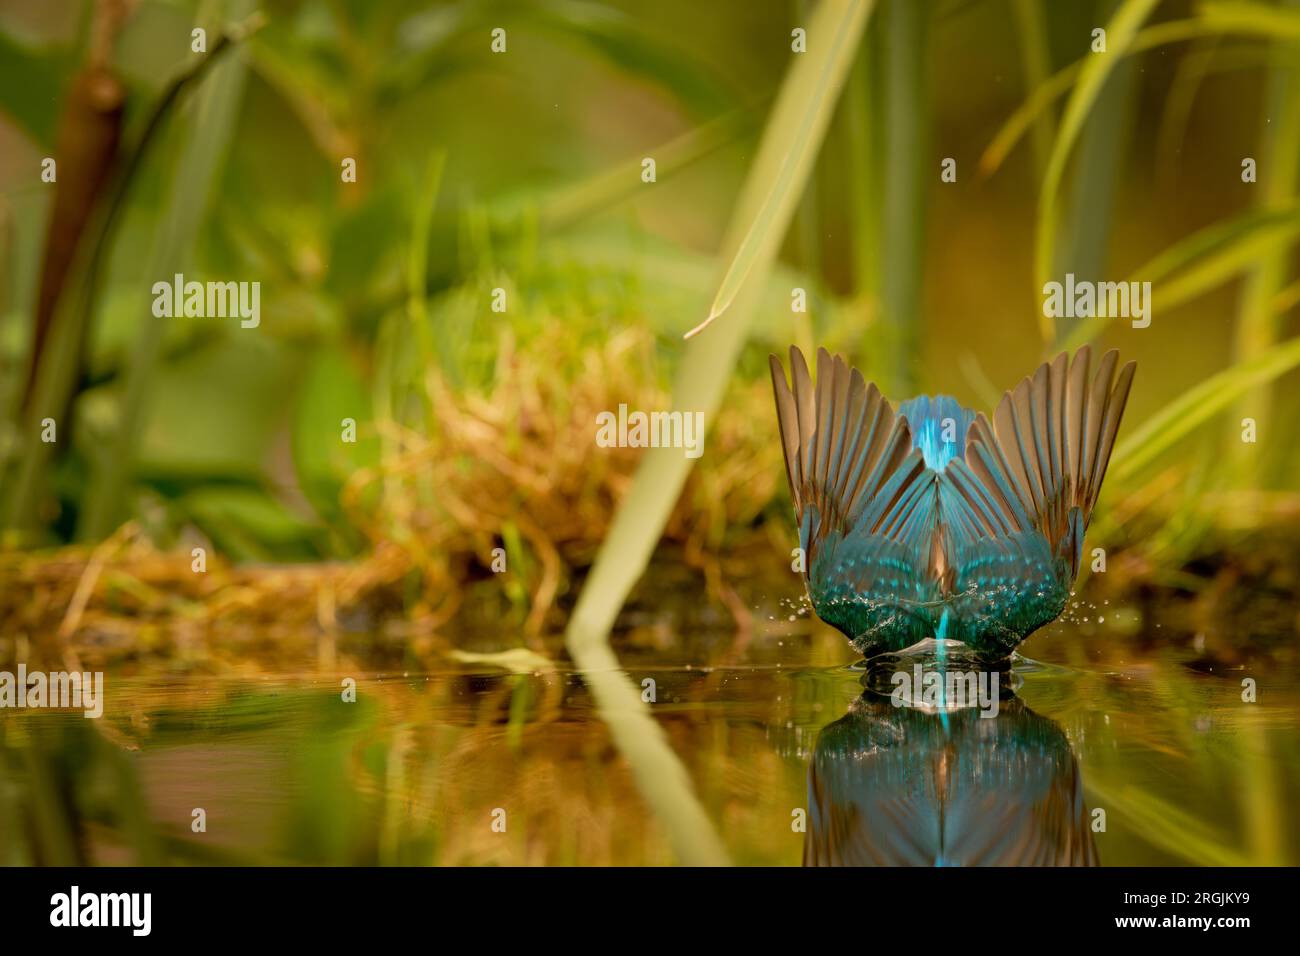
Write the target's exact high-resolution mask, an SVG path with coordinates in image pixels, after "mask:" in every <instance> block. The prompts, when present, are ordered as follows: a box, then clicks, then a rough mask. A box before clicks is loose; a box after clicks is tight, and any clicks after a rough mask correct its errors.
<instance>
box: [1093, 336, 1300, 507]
mask: <svg viewBox="0 0 1300 956" xmlns="http://www.w3.org/2000/svg"><path fill="white" fill-rule="evenodd" d="M1296 366H1300V337H1297V338H1293V339H1289V340H1287V341H1286V342H1282V343H1279V344H1278V345H1274V346H1273V347H1272V348H1270V349H1269V350H1268V351H1266V352H1263V353H1261V354H1260V355H1257V356H1255V357H1254V358H1251V359H1249V360H1247V361H1244V362H1239V363H1237V364H1236V365H1234V366H1232V367H1231V368H1226V369H1224V370H1223V371H1222V372H1219V373H1218V374H1216V375H1212V376H1210V377H1209V378H1207V379H1206V380H1205V381H1203V382H1201V383H1200V384H1198V385H1195V386H1193V387H1192V388H1190V389H1188V390H1187V391H1186V392H1184V393H1183V394H1182V395H1180V396H1179V397H1178V398H1176V399H1174V400H1173V401H1172V402H1170V403H1169V404H1168V405H1166V406H1165V407H1164V408H1163V409H1161V410H1160V411H1159V412H1157V413H1156V414H1155V415H1152V416H1151V417H1150V418H1148V419H1147V420H1146V421H1145V422H1143V423H1142V425H1141V426H1140V427H1139V428H1138V429H1137V430H1136V431H1134V432H1132V433H1130V434H1129V436H1128V437H1127V438H1125V439H1124V440H1123V441H1122V442H1120V443H1119V444H1118V445H1117V446H1116V447H1115V454H1114V464H1112V465H1111V472H1112V473H1113V474H1114V475H1115V481H1126V480H1128V479H1129V478H1132V477H1133V476H1134V475H1135V474H1137V472H1138V471H1139V470H1140V469H1141V468H1142V467H1143V466H1145V465H1147V464H1149V463H1150V462H1152V461H1154V460H1155V459H1156V458H1159V457H1160V456H1161V455H1162V454H1164V453H1165V451H1167V450H1168V449H1169V448H1170V447H1172V446H1173V445H1175V444H1177V442H1178V441H1179V440H1181V439H1182V438H1185V437H1186V436H1187V435H1189V434H1191V433H1192V432H1193V431H1195V430H1196V429H1197V428H1198V427H1200V426H1201V425H1203V424H1204V423H1205V422H1207V421H1209V420H1210V419H1211V418H1213V417H1214V416H1215V415H1216V414H1218V413H1219V412H1221V411H1223V409H1225V408H1227V407H1228V406H1229V405H1231V404H1232V403H1233V402H1234V401H1236V400H1237V399H1238V398H1240V397H1241V396H1242V395H1245V394H1246V393H1247V392H1249V391H1250V390H1251V389H1253V388H1257V387H1259V386H1261V385H1264V384H1267V383H1268V382H1271V381H1273V380H1274V379H1276V378H1277V377H1279V376H1280V375H1284V374H1285V373H1286V372H1289V371H1290V370H1291V369H1293V368H1295V367H1296Z"/></svg>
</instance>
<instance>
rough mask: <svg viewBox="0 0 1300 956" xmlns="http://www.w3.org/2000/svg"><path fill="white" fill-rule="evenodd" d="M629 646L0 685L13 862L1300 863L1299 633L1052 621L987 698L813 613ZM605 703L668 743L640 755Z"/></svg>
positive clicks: (4, 801) (1, 809)
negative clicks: (604, 668) (922, 671)
mask: <svg viewBox="0 0 1300 956" xmlns="http://www.w3.org/2000/svg"><path fill="white" fill-rule="evenodd" d="M783 623H784V622H783ZM1288 643H1289V645H1293V644H1294V641H1293V640H1292V641H1290V642H1288ZM615 650H616V651H617V652H618V654H619V658H620V662H621V663H620V668H619V670H617V671H611V672H609V673H606V674H604V675H603V677H602V678H601V679H600V680H604V681H605V682H606V683H608V682H611V681H612V682H614V683H615V684H616V685H617V686H619V687H622V688H624V689H625V691H626V693H624V694H623V695H622V696H618V695H614V696H611V695H608V694H604V695H601V694H596V693H593V687H594V686H595V685H596V684H599V683H600V680H596V681H590V680H584V678H583V676H582V675H580V674H578V673H576V672H575V671H574V670H573V669H572V667H571V665H566V664H565V663H563V659H562V658H559V655H557V658H559V659H558V660H557V662H556V663H554V664H553V665H552V664H548V663H547V662H546V661H545V660H544V659H541V658H530V657H527V656H520V655H514V656H510V655H507V656H506V657H504V658H500V659H498V658H493V657H491V656H488V657H487V658H479V657H474V656H471V657H470V658H468V659H467V658H465V657H463V656H462V657H460V658H452V657H445V658H443V662H442V663H441V664H438V665H437V666H432V667H424V668H421V669H411V668H409V667H402V666H401V662H400V661H399V662H398V664H397V666H393V664H392V660H391V658H392V653H391V650H390V652H388V653H387V654H384V653H378V652H376V651H375V646H374V644H373V643H366V644H364V645H357V646H355V647H349V646H348V645H347V644H346V642H345V643H344V644H343V645H341V646H340V647H339V648H330V653H329V655H328V658H326V659H328V660H330V661H331V662H332V663H331V665H330V666H329V667H324V666H322V665H321V664H320V659H317V660H316V661H315V662H314V664H313V665H312V666H305V667H302V668H301V669H297V670H294V669H288V668H284V667H283V666H280V667H279V668H278V669H275V668H268V667H266V666H264V665H263V666H260V667H258V666H253V665H252V664H248V665H244V666H242V667H240V668H232V667H225V668H221V669H220V670H221V672H220V673H208V674H199V673H195V672H194V670H193V669H192V668H188V669H187V668H183V667H176V666H175V665H172V666H170V667H164V666H162V665H134V666H130V667H128V666H119V667H118V668H117V669H115V670H110V671H109V673H108V676H107V690H106V695H105V696H106V702H105V709H104V716H103V718H102V719H100V720H85V719H83V718H81V717H80V716H76V715H74V714H71V713H56V712H50V711H45V712H31V711H21V712H20V711H5V712H0V863H5V864H15V863H31V862H48V863H64V862H93V863H100V864H116V863H133V862H174V863H254V864H256V863H267V864H270V863H324V864H371V863H379V864H390V863H391V864H420V865H423V864H488V865H493V864H497V865H521V864H522V865H533V864H577V865H588V864H613V865H635V864H670V863H673V862H677V861H678V860H679V855H678V854H676V853H675V851H674V847H675V846H677V847H680V846H682V841H685V842H686V844H687V845H692V844H696V845H699V846H713V845H716V846H717V847H718V848H719V852H720V853H721V855H722V856H723V857H724V858H725V859H726V860H729V861H730V862H733V863H737V864H768V865H771V864H778V865H799V864H801V863H803V864H823V865H824V864H912V865H926V866H932V865H965V864H1000V863H1033V864H1049V863H1050V864H1070V865H1095V864H1100V865H1103V866H1104V865H1133V864H1137V865H1143V864H1157V865H1159V864H1206V865H1216V864H1238V863H1242V864H1253V863H1258V864H1292V865H1294V864H1296V863H1298V862H1300V834H1298V833H1297V827H1296V825H1295V823H1294V819H1293V817H1292V815H1291V814H1290V812H1289V810H1290V808H1291V807H1293V806H1295V804H1296V802H1297V797H1300V770H1298V768H1300V760H1298V759H1297V757H1298V756H1300V754H1298V753H1297V751H1298V750H1300V747H1297V739H1298V734H1297V731H1298V730H1300V725H1298V721H1297V714H1298V713H1300V693H1298V691H1300V681H1297V673H1296V668H1295V663H1294V660H1293V659H1292V658H1291V657H1290V656H1289V654H1283V655H1278V654H1277V653H1274V652H1273V651H1269V650H1268V649H1267V648H1263V649H1259V650H1258V651H1257V652H1256V651H1253V650H1252V649H1251V648H1250V647H1249V646H1246V648H1245V650H1243V649H1242V646H1241V645H1240V644H1238V645H1235V646H1234V649H1233V651H1232V653H1230V654H1216V653H1214V652H1213V651H1212V650H1206V648H1205V647H1204V646H1203V641H1202V640H1201V639H1199V638H1198V639H1195V640H1192V639H1189V638H1188V637H1186V636H1184V637H1180V638H1174V637H1173V636H1172V635H1171V636H1170V637H1169V638H1168V639H1165V638H1164V637H1162V636H1161V635H1160V634H1159V632H1154V631H1153V632H1151V633H1147V634H1138V635H1127V636H1125V637H1123V638H1120V637H1117V636H1115V635H1110V636H1106V635H1102V636H1100V637H1099V636H1098V635H1097V634H1096V633H1093V632H1092V631H1090V630H1089V629H1088V628H1084V627H1082V626H1080V625H1078V624H1076V623H1068V622H1060V623H1058V624H1056V625H1054V626H1053V627H1051V628H1048V629H1046V630H1045V631H1044V632H1042V633H1040V634H1039V635H1036V636H1035V637H1034V638H1032V639H1031V640H1030V641H1029V642H1027V643H1026V644H1025V645H1024V646H1023V647H1022V649H1021V650H1022V655H1018V656H1017V657H1016V658H1015V659H1014V661H1013V662H1012V666H1011V668H1010V670H1009V671H1005V672H1003V673H1002V674H1000V675H999V678H1000V685H1001V686H1002V688H1003V689H1002V692H1001V696H1000V699H999V701H998V706H997V713H996V715H995V716H991V717H982V716H980V711H979V709H978V708H974V707H966V708H954V707H950V706H941V707H933V706H926V705H925V703H924V702H923V701H919V700H918V701H914V702H913V705H912V706H901V707H900V706H895V702H894V700H892V699H891V697H890V687H889V686H888V683H887V682H883V683H882V679H881V674H882V672H881V671H880V669H879V668H877V669H876V670H875V671H873V672H871V673H869V672H868V671H867V670H866V669H864V668H863V667H861V666H860V665H855V664H854V662H853V655H852V653H851V652H850V651H849V649H848V648H847V646H845V645H844V644H843V641H842V639H839V638H838V636H837V635H835V634H833V633H829V632H824V631H822V629H820V628H819V627H818V626H815V625H813V624H811V623H810V622H806V621H799V622H797V624H795V625H792V626H791V627H790V628H789V629H782V628H781V627H777V626H775V625H774V629H773V630H772V631H771V632H768V633H757V634H754V635H751V636H749V637H747V638H746V639H744V640H736V639H734V638H731V637H726V638H716V639H714V638H710V639H708V640H704V639H703V638H700V639H690V640H686V639H682V638H680V636H678V635H673V634H664V633H657V634H655V635H652V636H651V637H648V638H644V639H641V640H622V641H616V643H615ZM1103 650H1104V652H1103ZM367 658H369V659H370V667H369V668H366V667H363V666H362V664H361V662H362V661H364V660H366V659H367ZM701 662H706V663H701ZM908 666H909V667H910V664H909V665H908ZM949 666H954V665H953V663H952V662H951V661H950V662H949ZM347 678H352V679H354V680H355V681H356V694H355V697H356V699H355V702H350V701H348V700H345V699H344V698H345V697H347V696H349V695H348V693H347V686H348V685H346V684H345V680H346V679H347ZM1250 681H1254V696H1255V699H1254V701H1253V702H1251V701H1249V700H1243V695H1244V696H1246V697H1250V694H1249V693H1248V691H1247V686H1248V685H1249V682H1250ZM1243 682H1245V684H1243ZM651 697H653V702H647V703H644V704H643V703H641V701H642V700H647V701H648V700H649V698H651ZM629 701H630V703H629ZM614 707H624V708H627V707H631V709H632V710H634V711H638V715H637V716H639V715H640V714H644V718H643V719H645V724H644V725H643V726H641V727H639V728H637V727H633V729H631V730H630V731H629V730H626V728H625V732H629V733H633V734H640V735H643V736H648V737H650V738H654V739H656V740H658V741H660V742H662V743H663V744H664V746H663V747H662V748H661V749H660V750H659V751H653V748H652V752H643V751H642V749H641V748H639V747H637V748H634V750H635V752H634V753H632V754H630V755H629V754H628V753H626V752H625V751H626V748H620V746H619V742H618V741H619V739H621V738H617V737H616V735H615V734H614V733H612V732H611V726H614V725H618V724H619V722H620V716H622V717H627V716H628V715H626V714H623V715H620V714H618V713H614V712H612V711H611V708H614ZM636 739H640V738H636ZM674 801H678V803H674ZM686 804H691V805H693V806H695V807H696V808H697V809H698V810H699V811H700V813H699V814H698V816H696V817H692V816H691V815H690V814H684V815H683V816H682V818H681V819H676V820H667V819H665V814H663V813H659V812H656V810H655V809H654V808H655V807H660V808H662V807H664V806H668V807H676V806H685V805H686ZM670 815H672V814H670ZM692 827H695V828H697V829H698V832H690V830H691V828H692ZM674 828H677V830H676V832H675V833H672V832H669V831H670V830H673V829H674ZM682 828H685V832H683V830H682Z"/></svg>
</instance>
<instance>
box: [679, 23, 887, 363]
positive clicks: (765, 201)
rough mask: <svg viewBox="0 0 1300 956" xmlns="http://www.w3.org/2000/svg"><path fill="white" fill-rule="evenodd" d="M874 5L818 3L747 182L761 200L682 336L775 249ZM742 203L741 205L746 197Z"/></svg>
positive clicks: (722, 305) (714, 313)
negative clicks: (705, 307) (713, 290)
mask: <svg viewBox="0 0 1300 956" xmlns="http://www.w3.org/2000/svg"><path fill="white" fill-rule="evenodd" d="M872 5H873V0H822V3H821V6H819V7H818V8H817V12H816V14H815V15H814V17H813V19H812V21H811V23H810V25H809V28H808V38H809V39H808V44H809V45H808V52H807V53H805V54H799V55H797V56H798V59H796V60H795V64H794V66H793V67H791V69H790V73H789V75H788V76H787V77H786V79H785V80H784V81H783V83H782V86H781V94H780V97H779V98H778V100H777V103H776V106H775V107H774V109H773V112H772V120H771V122H770V123H769V125H768V129H767V132H766V133H765V135H764V138H763V143H762V145H761V146H760V147H759V158H758V160H757V161H756V162H755V164H754V170H753V172H751V173H750V177H749V180H748V181H747V182H746V184H745V191H746V193H747V194H749V195H753V194H754V193H756V192H757V193H758V194H760V195H761V201H760V202H759V204H758V207H757V209H756V210H755V212H754V215H753V217H752V219H749V222H748V228H747V229H746V230H745V233H744V236H743V237H742V238H741V240H740V242H739V244H738V245H737V247H736V251H735V254H734V256H733V257H732V259H731V265H730V266H729V267H728V268H727V271H726V273H725V274H724V275H723V277H722V282H721V284H720V285H719V287H718V294H717V295H716V296H715V297H714V299H713V304H712V305H711V306H710V307H709V316H708V318H707V319H705V320H704V321H703V322H702V323H700V324H699V325H697V326H696V327H695V328H694V329H692V330H691V331H689V332H687V333H686V338H688V339H689V338H691V337H692V336H694V335H697V334H699V333H700V332H701V331H703V330H704V329H705V328H707V327H708V325H709V324H710V323H711V322H713V320H714V319H716V318H717V317H718V316H720V315H721V314H722V313H723V312H725V311H726V310H727V308H728V307H729V306H730V305H731V304H732V302H734V301H735V298H736V294H737V293H738V292H739V291H740V287H741V286H742V285H743V284H744V282H745V279H746V278H748V276H749V274H750V272H752V271H753V269H754V266H755V264H756V263H757V262H759V261H761V260H764V259H767V260H770V259H771V258H772V256H774V255H775V254H776V250H777V248H778V247H779V246H780V243H781V240H782V239H783V238H784V236H785V231H786V228H787V227H788V226H789V224H790V217H791V215H792V214H793V213H794V208H795V205H796V204H797V203H798V201H799V197H800V195H801V194H802V193H803V187H804V184H805V183H806V182H807V180H808V173H809V170H810V169H811V168H812V164H813V160H814V158H815V157H816V155H817V149H818V147H819V146H820V145H821V141H822V137H823V136H825V134H826V127H827V125H828V124H829V123H830V120H831V115H832V114H833V113H834V112H835V103H836V100H837V99H838V98H839V91H840V88H841V87H842V86H843V85H844V78H845V76H846V75H847V74H848V70H849V67H850V66H851V65H852V63H853V54H854V52H855V51H856V50H857V44H858V38H859V37H860V36H861V35H862V27H863V25H864V24H865V23H866V20H867V14H868V13H869V12H870V10H871V7H872ZM741 202H742V206H743V205H745V204H746V201H745V199H744V198H742V201H741Z"/></svg>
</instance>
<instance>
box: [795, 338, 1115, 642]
mask: <svg viewBox="0 0 1300 956" xmlns="http://www.w3.org/2000/svg"><path fill="white" fill-rule="evenodd" d="M1118 362H1119V356H1118V353H1117V352H1115V351H1110V352H1107V353H1106V354H1105V355H1104V356H1102V358H1101V362H1100V363H1099V366H1098V368H1097V371H1096V373H1095V374H1090V372H1091V364H1092V355H1091V350H1090V349H1088V348H1087V347H1084V348H1081V349H1079V351H1078V352H1076V353H1075V355H1074V358H1073V360H1070V359H1069V356H1068V355H1067V354H1066V353H1061V354H1060V355H1058V356H1057V357H1056V358H1055V359H1054V360H1053V361H1051V362H1048V363H1045V364H1043V365H1041V366H1039V368H1038V370H1037V371H1036V372H1034V374H1033V375H1032V376H1030V377H1028V378H1026V379H1024V380H1023V381H1022V382H1021V383H1020V384H1019V385H1017V386H1016V388H1015V389H1014V390H1013V391H1009V392H1007V393H1006V394H1005V395H1003V397H1002V401H1001V402H1000V403H999V404H998V407H997V410H996V411H994V413H993V420H992V423H990V422H989V420H988V418H986V417H985V416H984V415H983V414H977V413H976V412H974V411H972V410H970V409H968V408H963V407H962V406H961V405H960V404H958V403H957V401H956V400H955V399H953V398H951V397H949V396H947V395H939V396H928V395H925V396H921V397H919V398H913V399H910V400H909V401H906V402H903V403H902V404H900V405H899V406H898V409H897V410H895V409H894V407H893V406H892V405H890V403H889V401H888V400H886V399H885V398H884V397H883V396H882V395H881V394H880V390H879V389H878V388H876V386H875V385H874V384H871V385H868V384H866V382H865V381H864V380H863V377H862V374H861V373H860V372H859V371H858V370H857V369H850V368H849V366H848V365H847V363H846V362H845V361H844V359H842V358H840V357H839V356H836V357H835V358H831V356H830V354H829V353H827V351H826V350H825V349H819V350H818V352H817V383H816V385H814V384H813V381H812V378H811V376H810V375H809V371H808V364H807V362H805V361H804V357H803V353H801V352H800V351H799V350H798V349H797V348H791V349H790V365H791V380H790V381H789V382H787V380H786V376H785V371H784V370H783V369H782V367H781V363H780V361H779V360H778V359H777V357H776V356H775V355H774V356H772V357H771V366H772V386H773V389H774V390H775V393H776V411H777V419H778V422H779V424H780V430H781V440H782V444H783V447H784V450H785V464H786V472H787V477H788V478H789V481H790V493H791V495H792V497H793V498H794V510H795V518H796V520H797V521H798V523H799V544H800V547H801V548H802V549H803V556H804V576H805V580H806V582H807V586H808V596H809V598H810V600H811V602H812V606H813V609H814V610H815V611H816V612H817V615H818V617H820V618H821V619H822V620H823V621H825V622H826V623H828V624H830V625H832V626H833V627H836V628H838V629H839V630H840V631H842V632H843V633H844V634H845V636H847V637H848V639H849V641H850V642H851V643H852V644H853V645H854V647H856V648H857V649H858V650H859V651H860V652H861V653H862V654H863V656H865V657H868V658H869V657H872V656H873V655H876V654H879V653H883V652H886V651H899V650H903V649H905V648H907V647H910V646H911V645H913V644H915V643H917V642H919V641H922V640H925V639H927V638H934V639H938V640H949V641H961V642H963V643H964V644H966V645H967V646H968V647H969V648H971V649H972V650H974V651H975V652H976V653H978V654H979V655H980V656H981V657H983V658H986V659H991V660H996V659H1001V658H1003V657H1006V656H1007V655H1009V654H1010V653H1011V652H1012V651H1013V650H1014V649H1015V647H1016V645H1018V644H1019V643H1020V642H1021V641H1023V640H1024V639H1025V638H1026V637H1028V636H1029V635H1030V634H1031V633H1033V632H1034V631H1035V630H1037V629H1038V628H1040V627H1042V626H1043V625H1044V624H1047V623H1049V622H1051V621H1053V620H1055V619H1056V618H1057V617H1058V616H1059V615H1060V613H1061V612H1062V611H1063V610H1064V609H1065V605H1066V602H1067V601H1068V600H1069V596H1070V588H1071V586H1072V584H1073V583H1074V579H1075V576H1076V575H1077V573H1078V570H1079V562H1080V560H1081V559H1082V556H1083V535H1084V531H1085V530H1087V527H1088V522H1089V519H1090V518H1091V517H1092V509H1093V506H1094V505H1095V504H1096V501H1097V495H1098V493H1099V492H1100V491H1101V483H1102V479H1103V478H1104V477H1105V474H1106V465H1107V463H1108V462H1109V461H1110V454H1111V449H1112V448H1113V447H1114V444H1115V434H1116V432H1117V431H1118V430H1119V424H1120V418H1121V417H1122V416H1123V414H1124V404H1125V402H1126V401H1127V399H1128V393H1129V386H1130V385H1131V384H1132V382H1133V372H1134V369H1135V365H1134V363H1133V362H1129V363H1128V364H1126V365H1125V366H1124V367H1123V368H1121V369H1119V370H1118V373H1117V372H1116V366H1117V365H1118Z"/></svg>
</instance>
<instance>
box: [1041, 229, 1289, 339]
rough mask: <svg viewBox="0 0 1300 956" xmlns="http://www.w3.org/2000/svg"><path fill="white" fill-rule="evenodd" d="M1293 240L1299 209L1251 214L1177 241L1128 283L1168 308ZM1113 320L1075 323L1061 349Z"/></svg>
mask: <svg viewBox="0 0 1300 956" xmlns="http://www.w3.org/2000/svg"><path fill="white" fill-rule="evenodd" d="M1297 236H1300V206H1291V207H1288V208H1285V209H1276V208H1274V209H1267V210H1262V211H1261V210H1251V211H1250V212H1247V213H1245V214H1243V215H1241V216H1238V217H1236V218H1234V219H1230V220H1228V221H1226V222H1218V223H1215V224H1213V225H1211V226H1207V227H1206V228H1204V229H1201V230H1200V231H1198V232H1195V233H1193V234H1192V235H1190V236H1188V237H1187V238H1185V239H1181V240H1179V241H1178V242H1176V243H1174V244H1173V245H1172V246H1170V247H1169V248H1168V249H1166V250H1165V251H1163V252H1161V253H1160V254H1159V255H1157V256H1156V257H1155V258H1154V259H1152V260H1151V261H1149V262H1147V263H1146V264H1145V265H1143V266H1142V267H1141V268H1139V269H1137V270H1135V271H1134V272H1133V273H1132V275H1130V276H1129V278H1128V281H1130V282H1139V281H1146V282H1150V283H1151V284H1152V287H1151V295H1152V298H1155V297H1156V295H1157V293H1158V294H1159V298H1160V308H1161V309H1162V310H1163V309H1173V308H1176V307H1178V306H1180V305H1182V304H1183V303H1185V302H1189V301H1190V300H1192V299H1194V298H1196V297H1197V296H1198V295H1201V294H1202V293H1204V292H1207V291H1209V290H1210V289H1213V288H1215V287H1217V286H1219V285H1221V284H1223V283H1224V282H1227V281H1228V280H1229V279H1231V278H1232V277H1233V276H1236V275H1238V274H1239V273H1241V272H1242V271H1244V270H1245V269H1247V268H1249V267H1250V266H1251V265H1252V264H1254V263H1256V262H1257V261H1259V259H1260V257H1261V256H1266V255H1269V254H1271V253H1274V252H1276V251H1278V250H1284V249H1285V248H1286V247H1287V246H1289V245H1290V244H1291V243H1293V242H1294V241H1295V240H1296V238H1297ZM1270 305H1271V300H1270ZM1270 312H1271V308H1270ZM1112 321H1114V319H1113V318H1111V317H1107V316H1093V317H1092V318H1090V319H1087V320H1085V321H1083V322H1080V323H1079V324H1078V325H1076V326H1075V328H1074V331H1073V333H1072V334H1071V335H1070V336H1069V338H1068V339H1067V340H1066V344H1065V346H1064V347H1065V348H1066V349H1067V350H1070V349H1076V348H1078V347H1079V346H1081V345H1084V344H1086V343H1088V342H1091V341H1092V340H1093V339H1095V338H1096V337H1097V335H1098V334H1100V332H1101V331H1102V329H1103V328H1105V326H1106V324H1107V323H1109V322H1112Z"/></svg>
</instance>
